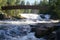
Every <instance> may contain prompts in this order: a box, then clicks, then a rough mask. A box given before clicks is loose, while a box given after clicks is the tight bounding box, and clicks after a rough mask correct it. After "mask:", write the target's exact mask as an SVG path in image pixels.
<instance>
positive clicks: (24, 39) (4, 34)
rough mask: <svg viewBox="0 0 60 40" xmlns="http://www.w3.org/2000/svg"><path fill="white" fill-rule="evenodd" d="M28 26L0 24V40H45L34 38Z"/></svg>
mask: <svg viewBox="0 0 60 40" xmlns="http://www.w3.org/2000/svg"><path fill="white" fill-rule="evenodd" d="M30 31H31V27H30V25H28V24H19V25H17V24H0V40H45V39H43V38H39V39H38V38H36V37H35V36H34V32H30Z"/></svg>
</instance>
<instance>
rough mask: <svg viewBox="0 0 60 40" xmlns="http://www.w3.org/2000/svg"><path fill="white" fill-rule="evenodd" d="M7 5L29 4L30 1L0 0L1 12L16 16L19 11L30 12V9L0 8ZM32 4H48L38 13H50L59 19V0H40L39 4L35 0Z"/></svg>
mask: <svg viewBox="0 0 60 40" xmlns="http://www.w3.org/2000/svg"><path fill="white" fill-rule="evenodd" d="M9 5H30V3H29V2H28V1H27V3H25V1H24V0H22V1H21V0H0V12H3V13H4V14H5V15H10V16H18V17H19V14H20V13H31V12H32V9H14V10H1V6H9ZM33 5H40V6H48V7H49V8H48V9H47V10H44V9H40V10H39V13H43V14H47V13H48V14H51V15H52V16H54V17H53V18H59V19H60V0H49V2H48V1H47V0H43V1H40V3H39V4H37V1H35V2H34V4H33Z"/></svg>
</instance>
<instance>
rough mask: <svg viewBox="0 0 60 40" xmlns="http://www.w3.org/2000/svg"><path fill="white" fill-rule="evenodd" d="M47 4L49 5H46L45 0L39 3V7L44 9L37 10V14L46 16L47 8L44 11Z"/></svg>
mask: <svg viewBox="0 0 60 40" xmlns="http://www.w3.org/2000/svg"><path fill="white" fill-rule="evenodd" d="M48 4H49V3H48V1H47V0H43V1H40V3H39V6H41V7H44V8H43V9H39V13H41V14H47V13H48V11H49V8H47V9H45V7H47V6H48Z"/></svg>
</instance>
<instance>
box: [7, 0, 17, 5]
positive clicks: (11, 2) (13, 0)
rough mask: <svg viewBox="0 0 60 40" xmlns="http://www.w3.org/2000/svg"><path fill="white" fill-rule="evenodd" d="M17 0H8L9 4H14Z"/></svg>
mask: <svg viewBox="0 0 60 40" xmlns="http://www.w3.org/2000/svg"><path fill="white" fill-rule="evenodd" d="M16 1H17V0H7V2H8V4H9V5H14V4H15V3H16Z"/></svg>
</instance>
